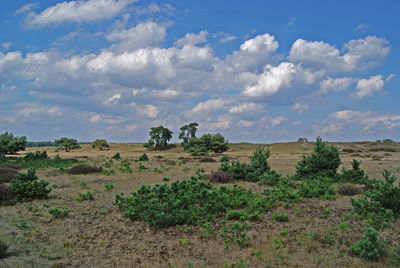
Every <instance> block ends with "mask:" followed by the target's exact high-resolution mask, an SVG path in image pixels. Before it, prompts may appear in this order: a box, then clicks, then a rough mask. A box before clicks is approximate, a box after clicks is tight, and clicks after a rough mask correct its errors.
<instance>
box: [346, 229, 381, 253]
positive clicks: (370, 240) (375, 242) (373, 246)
mask: <svg viewBox="0 0 400 268" xmlns="http://www.w3.org/2000/svg"><path fill="white" fill-rule="evenodd" d="M350 250H351V251H352V252H353V253H354V254H356V255H357V256H359V257H361V258H363V259H366V260H377V259H379V258H380V257H382V256H385V255H387V251H386V242H385V241H383V242H381V241H379V232H378V231H376V230H374V229H373V228H371V227H367V228H365V229H364V235H363V238H362V239H360V240H358V241H357V242H356V243H355V244H354V245H353V246H351V247H350Z"/></svg>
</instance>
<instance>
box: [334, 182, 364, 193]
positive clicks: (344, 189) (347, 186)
mask: <svg viewBox="0 0 400 268" xmlns="http://www.w3.org/2000/svg"><path fill="white" fill-rule="evenodd" d="M337 192H338V193H339V194H340V195H356V194H360V193H361V192H362V191H361V188H360V187H358V186H356V185H354V184H351V183H343V184H340V185H339V186H338V187H337Z"/></svg>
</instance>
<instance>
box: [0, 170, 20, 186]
mask: <svg viewBox="0 0 400 268" xmlns="http://www.w3.org/2000/svg"><path fill="white" fill-rule="evenodd" d="M17 174H18V171H16V170H15V169H11V168H0V183H9V182H11V180H13V179H15V176H16V175H17Z"/></svg>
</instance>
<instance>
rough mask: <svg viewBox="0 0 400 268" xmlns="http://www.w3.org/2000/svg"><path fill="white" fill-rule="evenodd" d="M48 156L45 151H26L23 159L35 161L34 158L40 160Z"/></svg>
mask: <svg viewBox="0 0 400 268" xmlns="http://www.w3.org/2000/svg"><path fill="white" fill-rule="evenodd" d="M48 158H49V157H48V156H47V152H46V151H42V152H41V151H36V152H34V153H32V152H29V153H27V154H26V155H25V156H24V157H23V159H24V160H25V161H36V160H42V159H48Z"/></svg>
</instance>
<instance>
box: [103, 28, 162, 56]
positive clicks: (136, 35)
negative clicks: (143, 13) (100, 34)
mask: <svg viewBox="0 0 400 268" xmlns="http://www.w3.org/2000/svg"><path fill="white" fill-rule="evenodd" d="M165 34H166V26H165V25H160V24H157V23H155V22H152V21H148V22H143V23H139V24H138V25H136V26H135V27H132V28H130V29H127V30H126V29H115V30H114V31H112V32H111V33H109V34H107V35H106V38H107V39H108V40H110V41H113V42H118V44H116V45H114V47H113V48H114V49H115V50H116V51H118V52H127V51H132V50H134V49H137V48H146V47H156V46H158V44H159V43H160V42H162V41H163V40H164V38H165Z"/></svg>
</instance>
